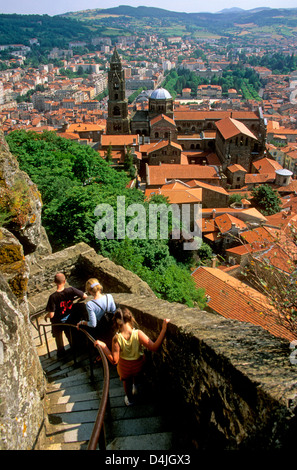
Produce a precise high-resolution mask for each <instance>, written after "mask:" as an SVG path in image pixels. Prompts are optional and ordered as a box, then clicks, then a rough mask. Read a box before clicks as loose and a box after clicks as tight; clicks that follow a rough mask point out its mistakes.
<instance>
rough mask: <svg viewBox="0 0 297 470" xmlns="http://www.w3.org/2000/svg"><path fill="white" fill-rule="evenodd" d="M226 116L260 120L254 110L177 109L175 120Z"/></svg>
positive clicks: (202, 119) (199, 119)
mask: <svg viewBox="0 0 297 470" xmlns="http://www.w3.org/2000/svg"><path fill="white" fill-rule="evenodd" d="M226 117H232V118H234V119H239V120H244V119H248V120H257V121H258V120H259V117H258V116H257V114H256V113H254V112H252V111H233V110H232V111H175V112H174V119H175V121H190V120H192V121H205V120H207V119H210V120H218V121H219V120H220V119H224V118H226Z"/></svg>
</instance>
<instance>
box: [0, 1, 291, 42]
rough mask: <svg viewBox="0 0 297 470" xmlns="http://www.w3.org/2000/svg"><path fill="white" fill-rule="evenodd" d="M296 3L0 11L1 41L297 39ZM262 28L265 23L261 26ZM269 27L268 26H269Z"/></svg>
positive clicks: (124, 6) (122, 6) (123, 6)
mask: <svg viewBox="0 0 297 470" xmlns="http://www.w3.org/2000/svg"><path fill="white" fill-rule="evenodd" d="M296 24H297V8H292V9H285V8H284V9H274V8H265V7H263V8H255V9H252V10H243V9H241V8H237V7H234V8H227V9H226V8H225V9H223V10H221V11H220V12H217V13H208V12H202V13H199V12H198V13H184V12H175V11H169V10H165V9H162V8H156V7H146V6H140V7H131V6H127V5H120V6H118V7H114V8H106V9H102V8H100V9H99V8H97V9H88V10H81V11H75V12H68V13H64V14H62V15H56V16H53V17H51V16H49V15H17V14H13V15H8V14H0V44H13V43H17V44H26V45H28V44H29V41H30V39H31V38H35V37H36V38H38V42H39V44H40V51H41V49H42V50H44V49H47V50H49V49H51V48H52V47H60V48H67V47H68V44H69V42H70V41H85V42H86V43H89V42H90V40H91V39H92V38H93V37H98V36H106V37H111V38H115V37H117V36H121V35H126V36H129V35H131V34H133V35H143V33H144V31H146V32H147V33H148V34H158V35H161V36H163V37H170V36H181V37H189V36H190V37H199V38H201V37H202V38H203V37H205V38H220V37H225V38H226V37H240V38H242V37H243V36H244V38H246V39H248V38H255V37H258V35H259V34H261V33H262V34H271V35H273V34H275V37H278V38H279V37H281V36H283V38H288V37H291V38H292V41H293V40H295V41H296V37H297V30H296ZM263 28H266V31H264V29H263ZM267 31H268V32H267Z"/></svg>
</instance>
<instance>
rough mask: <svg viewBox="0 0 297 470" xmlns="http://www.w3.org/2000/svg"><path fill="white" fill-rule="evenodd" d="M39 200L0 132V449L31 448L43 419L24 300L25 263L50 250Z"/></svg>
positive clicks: (37, 365)
mask: <svg viewBox="0 0 297 470" xmlns="http://www.w3.org/2000/svg"><path fill="white" fill-rule="evenodd" d="M41 206H42V202H41V198H40V194H39V192H38V190H37V187H36V185H35V184H34V183H33V182H32V181H31V179H30V178H29V176H28V175H27V174H26V173H24V172H22V171H21V170H20V169H19V165H18V162H17V160H16V158H15V157H14V156H13V155H12V154H11V153H10V151H9V148H8V145H7V143H6V142H5V140H4V138H3V134H1V133H0V217H1V219H0V222H3V220H4V217H3V216H4V215H7V216H8V217H9V222H8V224H7V225H6V228H4V227H0V416H1V426H0V450H27V449H32V448H33V447H34V442H35V440H36V436H38V433H39V431H40V429H41V427H42V423H43V420H44V404H43V398H44V391H45V383H44V376H43V371H42V367H41V364H40V361H39V358H38V355H37V352H36V350H35V347H34V341H33V338H32V326H31V323H30V319H29V307H28V300H27V288H28V280H29V275H30V263H31V262H32V259H33V258H36V256H37V257H38V256H40V255H42V254H43V253H45V252H49V251H50V250H49V247H48V242H47V237H46V236H43V237H42V236H41V235H42V233H43V229H42V226H41ZM0 225H1V224H0ZM41 240H45V241H43V242H42V244H41V243H40V242H41ZM35 253H36V254H35Z"/></svg>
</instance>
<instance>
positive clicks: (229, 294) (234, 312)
mask: <svg viewBox="0 0 297 470" xmlns="http://www.w3.org/2000/svg"><path fill="white" fill-rule="evenodd" d="M192 276H193V279H194V281H195V283H196V286H197V288H204V289H205V293H206V294H207V295H208V296H209V297H210V300H209V302H208V306H209V307H210V308H211V309H212V310H213V311H214V312H216V313H218V314H219V315H222V316H223V317H225V318H229V319H233V320H238V321H241V322H248V323H251V324H253V325H257V326H261V327H262V328H264V329H265V330H267V331H269V332H270V333H271V334H272V335H274V336H277V337H281V338H285V339H287V340H289V341H292V340H293V339H296V336H294V335H293V333H291V332H290V331H288V330H287V329H286V328H285V327H283V326H282V325H280V324H279V320H278V314H277V312H276V311H275V310H274V309H273V308H272V307H271V305H270V304H269V301H268V299H267V297H265V296H264V295H262V294H260V293H259V292H257V291H256V290H255V289H252V288H251V287H249V286H247V285H246V284H244V283H242V282H241V281H239V280H238V279H235V278H233V277H232V276H230V275H229V274H227V273H226V272H224V271H222V270H220V269H216V268H206V267H202V266H201V267H199V268H197V269H196V270H195V271H194V272H193V273H192Z"/></svg>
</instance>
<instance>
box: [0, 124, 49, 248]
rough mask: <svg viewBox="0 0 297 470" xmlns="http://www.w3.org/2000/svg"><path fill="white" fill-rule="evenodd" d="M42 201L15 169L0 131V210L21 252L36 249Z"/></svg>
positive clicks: (28, 181) (13, 160)
mask: <svg viewBox="0 0 297 470" xmlns="http://www.w3.org/2000/svg"><path fill="white" fill-rule="evenodd" d="M41 207H42V201H41V196H40V193H39V191H38V189H37V186H36V185H35V184H34V183H33V182H32V180H31V179H30V178H29V176H28V175H27V173H25V172H23V171H21V170H20V168H19V164H18V161H17V159H16V158H15V157H14V156H13V155H12V154H11V152H10V151H9V147H8V145H7V143H6V141H5V140H4V137H3V133H2V132H0V212H1V213H3V212H5V213H7V215H8V217H9V224H8V225H7V227H8V228H9V230H10V231H11V232H12V233H13V234H14V235H15V236H16V238H17V239H18V240H19V241H20V242H21V244H22V245H23V250H24V253H25V255H27V254H29V253H33V252H34V251H36V249H37V247H38V245H39V243H40V235H41Z"/></svg>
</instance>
